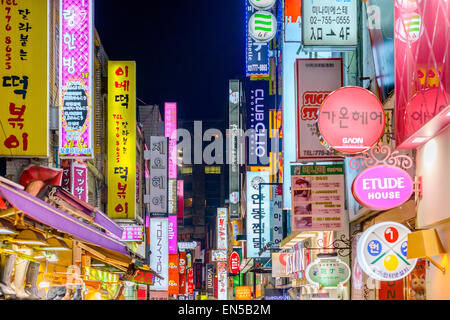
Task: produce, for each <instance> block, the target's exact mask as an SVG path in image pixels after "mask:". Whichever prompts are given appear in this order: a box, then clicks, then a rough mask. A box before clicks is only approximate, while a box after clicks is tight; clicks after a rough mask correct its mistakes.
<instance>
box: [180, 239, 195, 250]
mask: <svg viewBox="0 0 450 320" xmlns="http://www.w3.org/2000/svg"><path fill="white" fill-rule="evenodd" d="M196 246H197V242H195V241H192V242H182V241H180V242H178V249H180V250H192V249H195V247H196Z"/></svg>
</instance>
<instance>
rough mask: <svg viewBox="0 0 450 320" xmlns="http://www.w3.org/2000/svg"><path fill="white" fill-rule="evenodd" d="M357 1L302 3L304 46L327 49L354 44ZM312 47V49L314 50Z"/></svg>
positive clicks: (311, 0) (356, 31)
mask: <svg viewBox="0 0 450 320" xmlns="http://www.w3.org/2000/svg"><path fill="white" fill-rule="evenodd" d="M357 1H358V0H304V1H302V39H303V45H304V46H306V47H307V46H313V47H316V48H317V47H324V51H331V50H332V49H330V47H331V48H336V47H338V48H343V47H344V48H345V47H355V46H357V45H358V15H357ZM316 48H315V49H316Z"/></svg>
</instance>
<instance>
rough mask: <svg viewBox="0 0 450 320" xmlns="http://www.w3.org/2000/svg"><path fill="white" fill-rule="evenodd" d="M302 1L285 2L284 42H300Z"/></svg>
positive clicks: (290, 0) (291, 0)
mask: <svg viewBox="0 0 450 320" xmlns="http://www.w3.org/2000/svg"><path fill="white" fill-rule="evenodd" d="M301 7H302V0H284V26H283V27H284V28H283V30H284V41H285V42H300V41H301V37H302V34H301V32H300V30H301V28H302V26H301V22H302V18H301V11H302V10H301Z"/></svg>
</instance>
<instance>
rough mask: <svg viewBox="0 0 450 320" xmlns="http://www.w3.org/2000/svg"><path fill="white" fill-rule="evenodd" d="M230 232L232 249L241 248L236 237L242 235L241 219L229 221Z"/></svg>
mask: <svg viewBox="0 0 450 320" xmlns="http://www.w3.org/2000/svg"><path fill="white" fill-rule="evenodd" d="M230 224H231V230H232V235H233V247H241V242H240V241H238V239H237V237H238V236H240V235H242V231H243V230H242V229H243V225H242V219H239V220H230Z"/></svg>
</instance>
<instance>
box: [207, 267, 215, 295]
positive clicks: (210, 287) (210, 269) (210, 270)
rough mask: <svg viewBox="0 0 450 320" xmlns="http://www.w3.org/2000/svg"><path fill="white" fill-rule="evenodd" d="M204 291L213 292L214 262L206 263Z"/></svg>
mask: <svg viewBox="0 0 450 320" xmlns="http://www.w3.org/2000/svg"><path fill="white" fill-rule="evenodd" d="M206 292H208V293H209V294H210V295H212V294H214V264H213V263H207V264H206Z"/></svg>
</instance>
